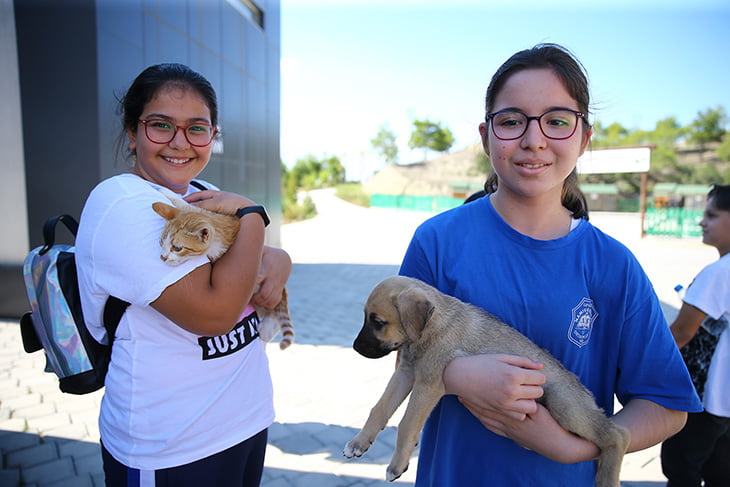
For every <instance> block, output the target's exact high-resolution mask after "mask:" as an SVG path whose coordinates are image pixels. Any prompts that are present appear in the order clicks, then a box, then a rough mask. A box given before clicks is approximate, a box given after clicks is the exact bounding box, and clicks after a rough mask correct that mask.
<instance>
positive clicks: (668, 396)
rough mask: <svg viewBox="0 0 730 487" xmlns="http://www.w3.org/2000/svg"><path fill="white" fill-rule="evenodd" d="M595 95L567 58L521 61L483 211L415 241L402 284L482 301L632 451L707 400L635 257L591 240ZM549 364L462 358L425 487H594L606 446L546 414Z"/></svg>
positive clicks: (497, 88)
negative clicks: (586, 188) (537, 349)
mask: <svg viewBox="0 0 730 487" xmlns="http://www.w3.org/2000/svg"><path fill="white" fill-rule="evenodd" d="M588 108H589V94H588V83H587V79H586V76H585V73H584V70H583V68H582V66H581V65H580V63H579V62H578V61H577V60H576V59H575V58H574V57H573V56H572V55H571V54H570V53H569V52H568V51H567V50H566V49H564V48H563V47H561V46H557V45H554V44H543V45H538V46H536V47H534V48H532V49H528V50H525V51H521V52H518V53H517V54H515V55H513V56H512V57H511V58H510V59H508V60H507V61H506V62H505V63H504V64H503V65H502V66H501V67H500V68H499V69H498V70H497V72H496V74H495V75H494V77H493V78H492V81H491V83H490V85H489V87H488V89H487V94H486V112H487V114H486V118H485V121H484V122H483V123H481V124H480V125H479V132H480V134H481V137H482V144H483V146H484V150H485V152H486V153H487V155H488V156H489V158H490V160H491V163H492V166H493V168H494V169H493V172H492V174H491V175H490V176H489V178H488V179H487V182H486V184H485V192H486V193H487V194H486V196H485V197H483V198H480V199H477V200H476V201H473V202H470V203H468V204H465V205H463V206H461V207H458V208H455V209H453V210H450V211H447V212H445V213H442V214H440V215H438V216H436V217H434V218H432V219H430V220H429V221H427V222H425V223H424V224H423V225H422V226H421V227H419V229H418V230H417V231H416V233H415V235H414V237H413V240H412V241H411V244H410V246H409V248H408V251H407V253H406V255H405V257H404V260H403V263H402V266H401V271H400V272H401V274H404V275H408V276H411V277H415V278H418V279H421V280H423V281H425V282H427V283H429V284H431V285H433V286H435V287H436V288H438V289H440V290H441V291H442V292H445V293H447V294H450V295H453V296H455V297H457V298H459V299H462V300H463V301H467V302H470V303H473V304H475V305H477V306H479V307H481V308H484V309H485V310H487V311H489V312H490V313H492V314H494V315H496V316H498V317H499V318H501V319H502V320H504V321H505V322H507V323H509V324H511V325H512V326H514V327H515V328H517V329H519V330H520V331H521V332H523V333H524V334H526V335H527V336H528V337H530V338H531V339H532V340H533V341H535V342H536V343H538V344H539V345H540V346H542V347H544V348H546V349H548V350H549V351H550V352H551V353H553V355H555V356H556V357H557V358H558V359H559V360H561V361H562V362H563V363H564V364H565V365H566V367H567V368H568V369H570V370H572V371H573V372H574V373H575V374H576V375H578V377H579V378H580V379H581V381H582V382H583V383H584V384H585V385H586V387H588V388H589V389H590V390H591V391H592V392H593V394H594V395H595V396H596V400H597V401H598V403H599V405H601V407H603V408H604V410H605V411H606V413H607V414H608V415H609V416H612V415H613V404H614V396H615V397H617V398H618V399H619V401H620V402H621V403H622V404H623V409H621V410H620V411H619V412H618V413H617V414H616V415H615V416H613V420H615V421H616V422H617V423H620V424H622V425H623V426H625V427H626V428H628V429H629V430H630V432H631V444H630V446H629V451H636V450H641V449H643V448H647V447H649V446H652V445H655V444H657V443H659V442H661V441H662V440H663V439H665V438H667V437H668V436H670V435H672V434H674V433H675V432H677V431H679V429H681V427H682V425H683V424H684V422H685V419H686V412H685V411H698V410H699V409H700V404H699V401H698V399H697V397H696V395H695V393H694V391H693V389H692V384H691V381H690V379H689V375H688V374H687V371H686V368H685V367H684V364H683V362H682V360H681V357H680V355H679V353H678V351H677V349H676V346H675V345H674V343H673V340H672V337H671V334H670V333H669V330H668V327H667V324H666V321H665V319H664V316H663V314H662V311H661V308H660V306H659V301H658V299H657V297H656V295H655V293H654V291H653V289H652V286H651V284H650V282H649V280H648V278H647V277H646V275H645V274H644V272H643V270H642V269H641V267H640V265H639V264H638V262H637V261H636V259H635V258H634V256H633V255H632V254H631V253H630V252H629V251H628V250H627V249H626V248H625V247H624V246H623V245H621V244H620V243H619V242H617V241H616V240H614V239H612V238H611V237H608V236H607V235H605V234H603V233H602V232H600V231H599V230H598V229H596V228H595V227H593V226H592V225H591V224H590V223H589V222H588V221H587V220H588V211H587V207H586V201H585V198H584V197H583V195H582V193H581V192H580V190H579V189H578V185H577V173H576V163H577V160H578V157H579V156H580V155H581V154H583V152H584V151H585V149H586V147H587V145H588V142H589V140H590V136H591V125H590V123H589V121H588ZM541 367H542V365H541V364H538V363H534V362H532V361H531V360H529V359H528V358H526V357H517V356H509V355H479V356H472V357H463V358H458V359H455V360H454V361H453V362H451V364H450V365H449V366H448V367H447V369H446V371H445V373H444V382H445V384H446V387H447V391H448V393H449V395H447V396H445V397H444V398H443V399H442V400H441V402H440V403H439V405H438V406H437V407H436V408H435V409H434V411H433V413H432V414H431V417H430V418H429V421H428V422H427V424H426V427H425V429H424V433H423V438H422V441H421V447H420V453H419V465H418V473H417V480H416V485H417V486H438V487H449V486H459V487H461V486H464V485H469V486H480V485H481V486H503V485H504V486H507V485H509V486H513V485H540V486H552V485H554V486H562V485H574V486H585V485H593V483H594V476H595V465H594V462H593V461H592V460H593V459H595V458H596V456H597V454H598V448H597V447H596V445H594V444H593V443H591V442H589V441H586V440H584V439H582V438H580V437H578V436H575V435H573V434H572V433H570V432H569V431H566V430H564V429H563V428H562V427H561V426H560V425H559V424H558V423H557V422H556V421H555V420H554V419H553V418H552V416H550V414H549V413H548V412H547V410H546V409H545V408H544V407H543V406H541V405H540V404H538V403H537V402H536V399H537V398H539V397H540V396H541V395H542V392H543V390H542V387H541V386H542V385H543V384H544V382H545V376H544V375H543V374H542V372H541V371H540V369H541Z"/></svg>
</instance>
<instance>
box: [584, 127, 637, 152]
mask: <svg viewBox="0 0 730 487" xmlns="http://www.w3.org/2000/svg"><path fill="white" fill-rule="evenodd" d="M628 134H629V131H628V130H626V129H625V128H623V127H622V126H621V124H619V123H617V122H614V123H612V124H611V125H609V126H608V127H604V126H603V125H602V124H601V122H598V121H596V122H595V123H594V124H593V136H592V137H591V145H592V146H593V147H596V148H599V147H618V146H620V145H625V144H624V143H623V140H624V139H625V138H626V136H627V135H628Z"/></svg>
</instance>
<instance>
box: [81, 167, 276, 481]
mask: <svg viewBox="0 0 730 487" xmlns="http://www.w3.org/2000/svg"><path fill="white" fill-rule="evenodd" d="M206 186H207V187H210V188H211V189H214V186H212V185H209V184H206ZM158 187H159V186H157V185H155V184H153V183H150V182H148V181H146V180H144V179H142V178H140V177H138V176H136V175H132V174H124V175H120V176H115V177H112V178H110V179H107V180H105V181H103V182H101V183H100V184H99V185H98V186H97V187H96V188H94V190H93V191H92V192H91V194H90V195H89V198H88V200H87V202H86V205H85V206H84V210H83V212H82V215H81V222H80V226H79V232H78V235H77V237H76V265H77V269H78V274H79V288H80V292H81V302H82V308H83V311H84V316H85V318H86V320H87V322H88V323H89V326H90V328H92V329H93V332H94V335H95V336H96V338H97V339H102V337H104V336H105V331H104V329H103V325H102V322H101V316H102V312H103V307H104V303H105V302H106V299H107V296H108V295H113V296H116V297H118V298H120V299H123V300H125V301H128V302H130V303H131V305H130V306H129V307H128V308H127V310H126V311H125V313H124V315H123V317H122V320H121V322H120V323H119V327H118V329H117V332H116V338H115V340H114V345H113V348H112V360H111V364H110V366H109V372H108V374H107V376H106V388H105V392H104V397H103V399H102V404H101V413H100V417H99V429H100V432H101V438H102V442H103V443H104V446H105V448H106V449H107V450H108V451H109V452H110V453H111V454H112V455H113V456H114V457H115V458H116V459H117V460H118V461H120V462H121V463H123V464H125V465H127V466H129V467H132V468H137V469H141V470H158V469H162V468H168V467H173V466H178V465H183V464H186V463H189V462H192V461H195V460H199V459H201V458H205V457H207V456H209V455H212V454H214V453H218V452H220V451H223V450H225V449H227V448H229V447H231V446H233V445H235V444H237V443H240V442H241V441H243V440H245V439H247V438H250V437H251V436H253V435H255V434H257V433H259V432H260V431H262V430H264V429H265V428H267V427H268V426H269V425H270V424H271V423H272V422H273V420H274V409H273V391H272V384H271V377H270V374H269V368H268V361H267V358H266V354H265V346H264V343H263V342H262V340H260V339H259V338H258V332H257V329H256V325H257V319H256V318H255V317H254V316H248V318H247V319H243V320H242V321H241V323H239V325H237V326H236V328H234V330H233V331H231V332H230V333H228V334H226V335H223V336H219V337H199V336H197V335H195V334H193V333H190V332H187V331H185V330H184V329H182V328H180V327H179V326H177V325H176V324H175V323H173V322H172V321H170V320H168V319H167V318H165V317H164V316H163V315H162V314H160V313H158V312H157V311H156V310H155V309H153V308H152V307H151V306H149V304H150V303H151V302H152V301H154V300H155V299H157V297H158V296H159V295H160V294H161V293H162V291H163V290H164V289H165V288H166V287H167V286H169V285H171V284H173V283H174V282H176V281H177V280H179V279H180V278H182V277H184V276H185V275H187V274H188V273H189V272H191V271H192V270H193V269H195V268H197V267H199V266H200V265H204V264H207V263H208V260H207V258H206V257H205V256H201V257H199V258H196V259H192V260H190V261H188V262H185V263H183V264H181V265H179V266H169V265H167V264H165V263H164V262H163V261H162V260H161V259H160V244H159V236H160V233H161V231H162V228H163V226H164V220H163V219H162V218H161V217H160V216H158V215H157V214H156V213H155V212H154V211H153V210H152V203H153V202H155V201H165V202H167V198H166V197H165V196H164V195H163V194H162V193H160V192H159V191H158V190H157V188H158ZM189 191H191V192H192V191H195V189H194V188H192V187H191V188H190V190H189ZM252 312H253V310H252V308H250V307H249V309H247V313H246V315H250V314H251V313H252Z"/></svg>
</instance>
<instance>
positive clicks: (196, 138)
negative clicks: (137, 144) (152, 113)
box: [139, 118, 219, 147]
mask: <svg viewBox="0 0 730 487" xmlns="http://www.w3.org/2000/svg"><path fill="white" fill-rule="evenodd" d="M139 123H141V124H142V125H144V134H145V135H146V136H147V138H148V139H149V141H150V142H154V143H155V144H167V143H168V142H170V141H172V139H174V138H175V135H176V134H177V131H178V129H180V130H182V132H183V134H185V139H186V140H187V141H188V143H190V145H192V146H195V147H205V146H207V145H208V144H210V143H211V142H212V141H213V139H214V138H215V136H216V135H217V134H218V132H219V130H218V129H217V128H215V127H213V126H212V125H210V124H207V123H205V122H193V123H190V124H188V125H175V124H174V123H172V122H170V121H169V120H165V119H162V118H151V119H149V120H139Z"/></svg>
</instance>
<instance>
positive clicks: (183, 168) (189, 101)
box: [127, 85, 212, 194]
mask: <svg viewBox="0 0 730 487" xmlns="http://www.w3.org/2000/svg"><path fill="white" fill-rule="evenodd" d="M139 118H140V119H141V120H148V119H152V118H160V119H164V120H168V121H169V122H171V123H173V124H175V125H180V126H186V125H188V124H190V123H193V122H205V123H207V124H210V123H211V120H210V109H209V108H208V105H207V104H206V102H205V99H204V98H203V97H202V96H201V95H200V94H199V93H198V92H197V91H195V90H194V89H192V88H190V87H181V86H179V85H175V86H163V87H162V88H160V90H159V91H158V92H157V93H156V94H155V96H154V97H152V99H151V100H150V101H149V102H148V103H147V104H146V105H145V107H144V110H143V111H142V114H141V115H140V117H139ZM127 135H128V136H129V148H130V149H132V150H134V151H135V154H136V161H135V164H134V171H135V172H136V173H137V174H138V175H140V176H141V177H143V178H144V179H146V180H148V181H151V182H153V183H157V184H159V185H161V186H165V187H167V188H169V189H171V190H172V191H175V192H177V193H181V194H184V193H185V192H186V191H187V187H188V183H190V181H191V180H192V179H193V178H195V177H196V176H197V175H198V174H200V172H201V171H202V170H203V169H204V168H205V166H206V165H207V164H208V161H209V160H210V154H211V150H212V144H208V145H207V146H205V147H195V146H192V145H190V143H189V142H188V141H187V139H186V138H185V134H184V133H183V131H182V130H180V129H178V130H177V133H176V134H175V137H174V138H173V139H172V140H171V141H170V142H168V143H166V144H158V143H155V142H152V141H151V140H149V139H148V138H147V136H146V135H145V128H144V125H143V124H141V123H138V124H137V127H136V130H129V129H128V130H127Z"/></svg>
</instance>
